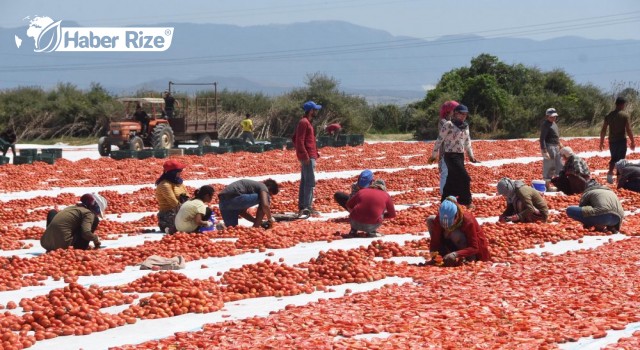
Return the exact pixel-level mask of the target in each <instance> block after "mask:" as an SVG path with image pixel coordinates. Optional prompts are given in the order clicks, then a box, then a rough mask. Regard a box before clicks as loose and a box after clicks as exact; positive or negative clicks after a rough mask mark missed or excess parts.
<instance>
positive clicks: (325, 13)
mask: <svg viewBox="0 0 640 350" xmlns="http://www.w3.org/2000/svg"><path fill="white" fill-rule="evenodd" d="M33 15H41V16H48V17H51V18H53V19H54V20H63V21H76V22H78V23H80V25H82V26H86V27H90V26H91V27H94V26H126V25H133V24H155V23H162V22H192V23H220V24H234V25H239V26H250V25H257V24H272V23H279V24H286V23H294V22H307V21H313V20H343V21H347V22H351V23H354V24H358V25H362V26H366V27H370V28H376V29H381V30H385V31H387V32H389V33H391V34H393V35H407V36H412V37H417V38H424V39H435V38H437V37H440V36H443V35H454V34H470V33H473V34H478V35H481V36H485V37H504V36H506V37H526V38H531V39H536V40H543V39H548V38H553V37H558V36H567V35H572V36H581V37H585V38H592V39H640V0H608V1H605V0H324V1H322V0H309V1H304V0H276V1H270V0H266V1H264V0H263V1H258V0H224V1H222V0H182V1H178V0H173V1H166V0H106V1H95V0H83V1H68V0H22V1H19V0H2V10H1V11H0V26H1V27H5V28H7V27H20V26H26V22H25V21H23V20H22V19H23V18H24V17H25V16H33Z"/></svg>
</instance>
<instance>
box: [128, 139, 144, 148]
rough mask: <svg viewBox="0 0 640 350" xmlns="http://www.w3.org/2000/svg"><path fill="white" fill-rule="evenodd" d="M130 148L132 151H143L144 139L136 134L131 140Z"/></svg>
mask: <svg viewBox="0 0 640 350" xmlns="http://www.w3.org/2000/svg"><path fill="white" fill-rule="evenodd" d="M129 149H130V150H132V151H142V150H143V149H144V141H142V139H141V138H140V137H138V136H134V137H132V138H131V140H129Z"/></svg>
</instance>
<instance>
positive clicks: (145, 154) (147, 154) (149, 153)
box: [136, 149, 154, 159]
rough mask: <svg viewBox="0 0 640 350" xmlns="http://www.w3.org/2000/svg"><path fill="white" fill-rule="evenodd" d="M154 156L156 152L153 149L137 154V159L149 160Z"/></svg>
mask: <svg viewBox="0 0 640 350" xmlns="http://www.w3.org/2000/svg"><path fill="white" fill-rule="evenodd" d="M153 154H154V150H152V149H143V150H140V151H138V153H137V154H136V158H138V159H147V158H152V157H153Z"/></svg>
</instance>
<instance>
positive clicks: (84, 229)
mask: <svg viewBox="0 0 640 350" xmlns="http://www.w3.org/2000/svg"><path fill="white" fill-rule="evenodd" d="M106 209H107V200H106V199H104V197H102V196H101V195H99V194H97V193H86V194H84V195H82V197H80V203H78V204H76V205H72V206H69V207H66V208H64V209H63V210H61V211H60V212H57V211H56V210H50V211H49V214H48V215H47V229H46V230H45V231H44V234H43V235H42V237H41V238H40V245H42V248H44V249H46V250H47V253H48V252H50V251H52V250H56V249H60V248H62V249H66V248H69V247H73V248H74V249H85V250H86V249H89V243H90V242H93V246H94V247H95V248H100V238H98V236H97V235H96V234H95V231H96V229H97V228H98V224H99V222H100V221H99V220H98V217H100V218H102V217H103V216H104V213H105V210H106Z"/></svg>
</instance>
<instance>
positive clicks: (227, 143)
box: [218, 137, 245, 146]
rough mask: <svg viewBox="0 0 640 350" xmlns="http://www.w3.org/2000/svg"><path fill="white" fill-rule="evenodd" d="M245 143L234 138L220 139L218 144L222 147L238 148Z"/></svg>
mask: <svg viewBox="0 0 640 350" xmlns="http://www.w3.org/2000/svg"><path fill="white" fill-rule="evenodd" d="M244 143H245V142H244V141H242V139H241V138H239V137H236V138H232V139H220V140H218V144H219V145H220V146H236V145H242V144H244Z"/></svg>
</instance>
